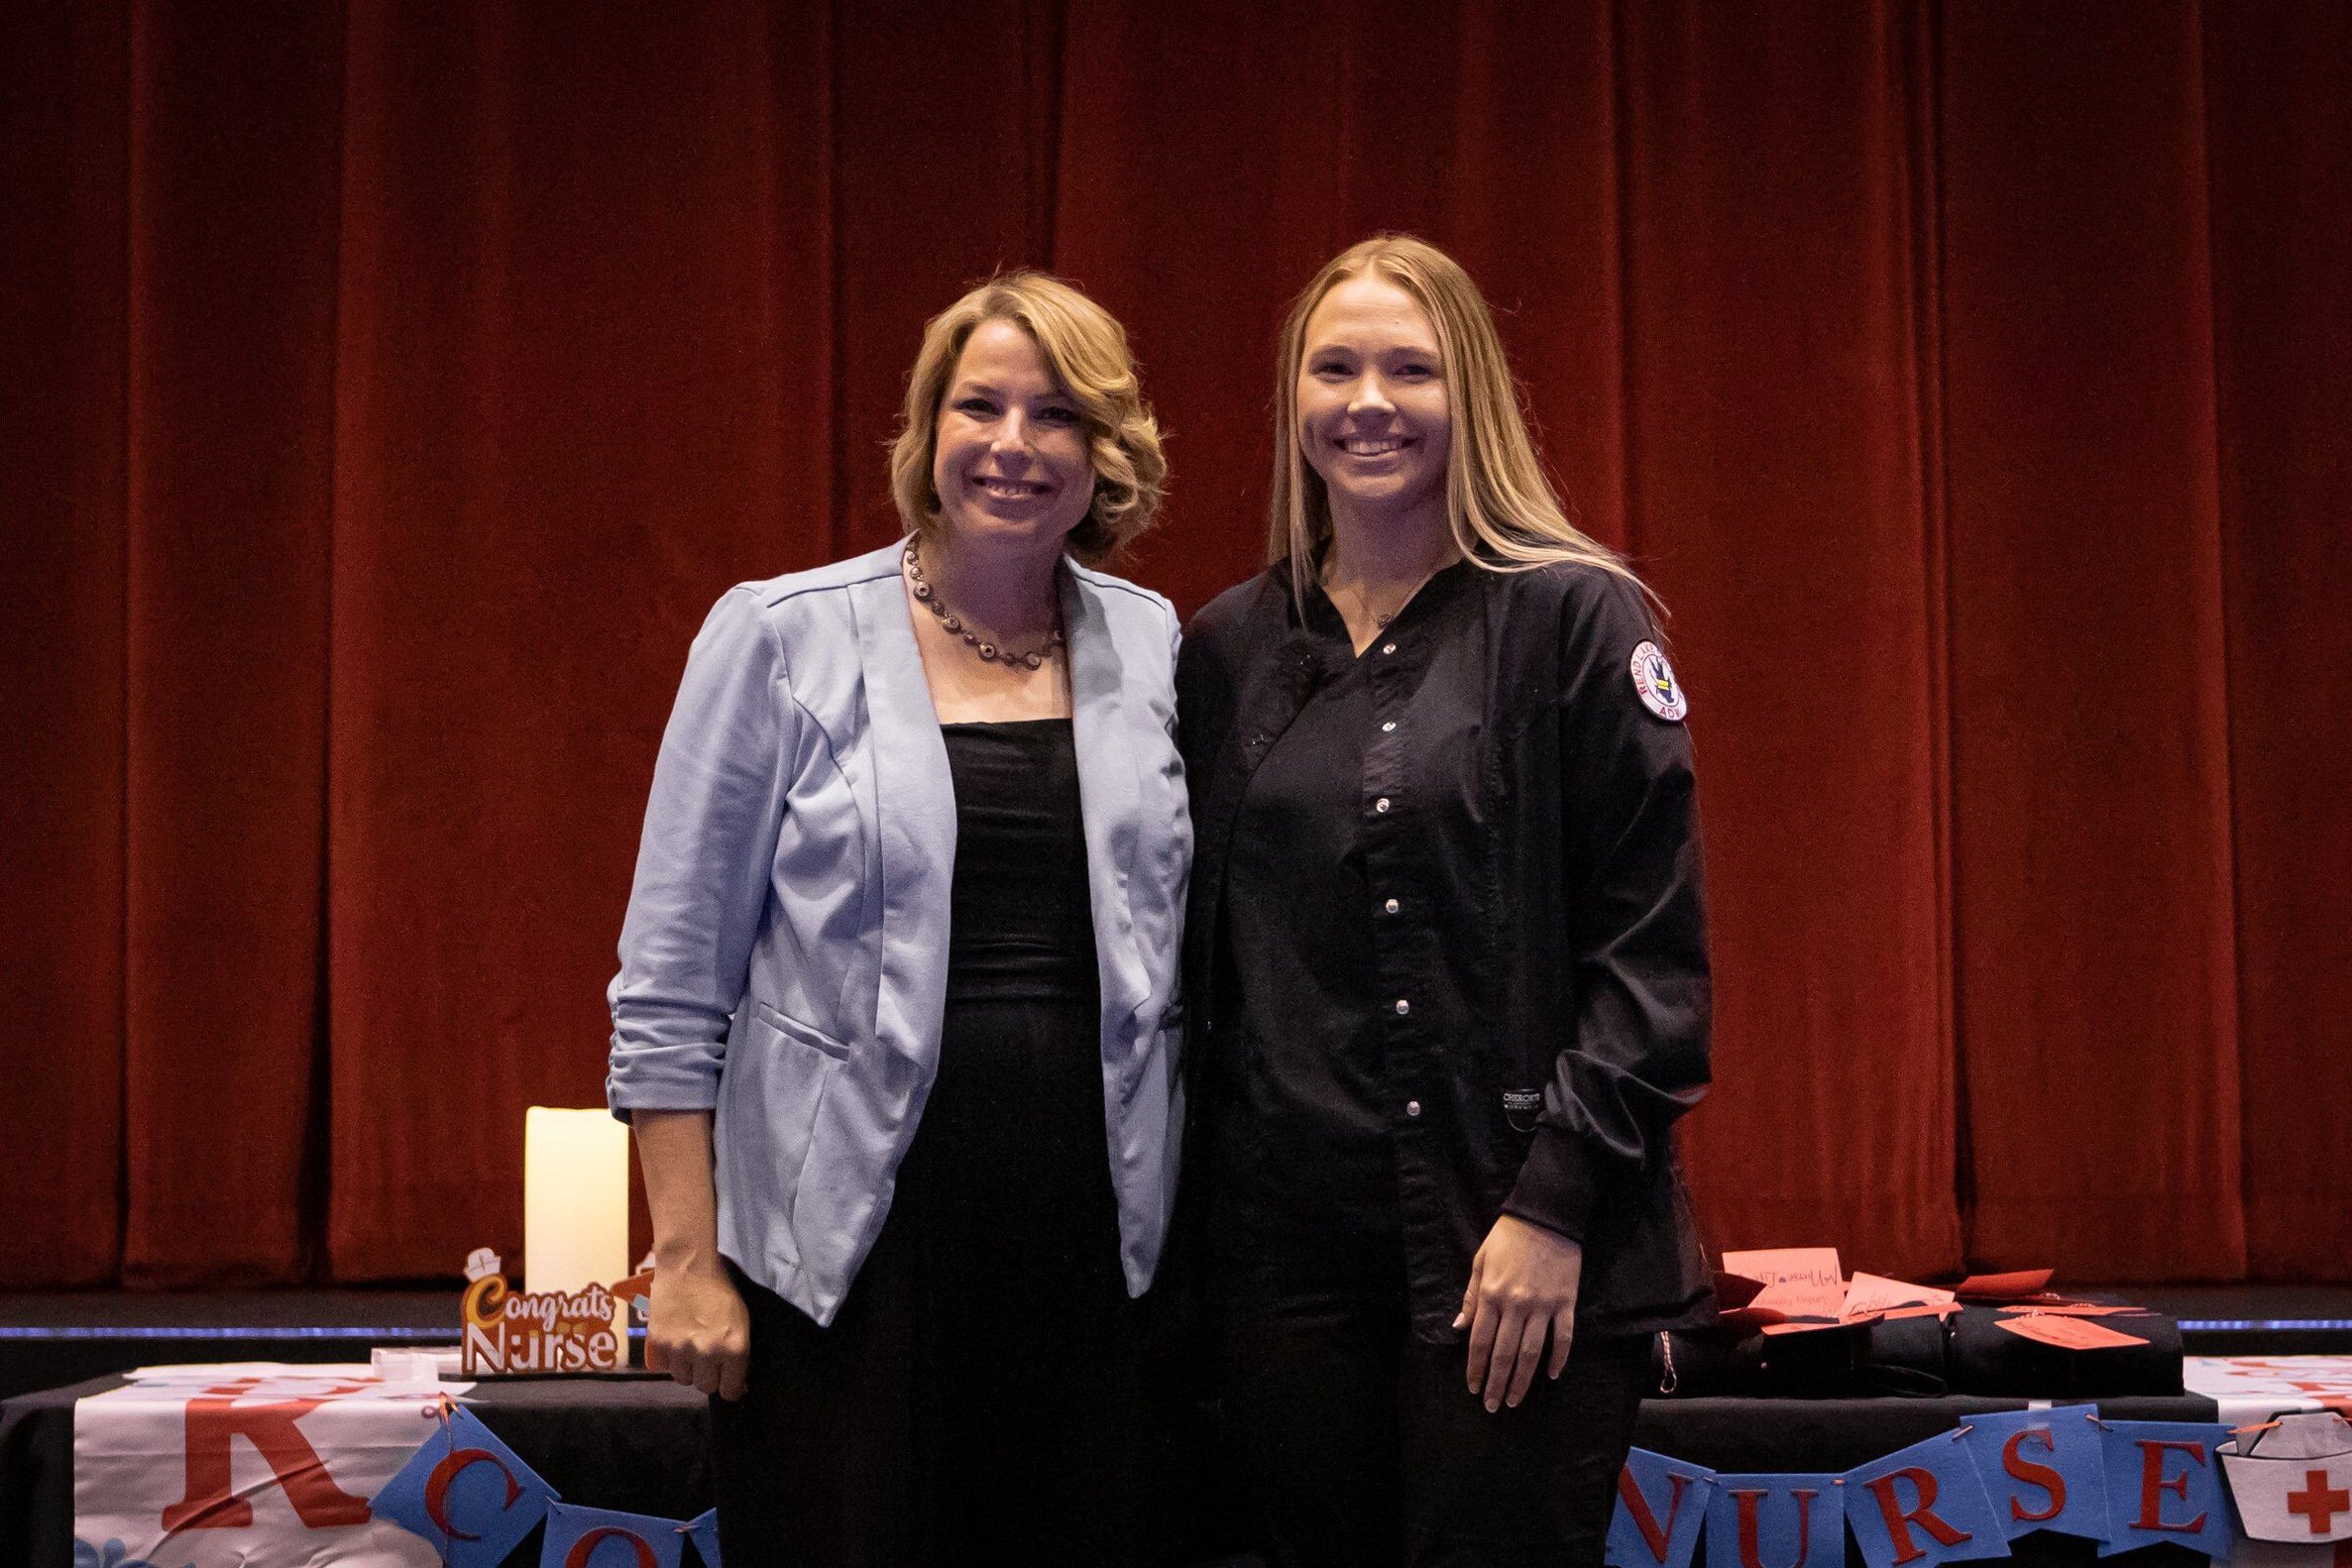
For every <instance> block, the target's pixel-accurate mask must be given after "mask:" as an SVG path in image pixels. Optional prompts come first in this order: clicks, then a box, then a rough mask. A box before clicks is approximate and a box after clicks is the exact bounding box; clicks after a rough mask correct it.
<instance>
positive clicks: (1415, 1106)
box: [1404, 1100, 1421, 1116]
mask: <svg viewBox="0 0 2352 1568" xmlns="http://www.w3.org/2000/svg"><path fill="white" fill-rule="evenodd" d="M1404 1114H1405V1115H1407V1116H1418V1115H1420V1114H1421V1102H1420V1101H1419V1100H1406V1101H1405V1102H1404Z"/></svg>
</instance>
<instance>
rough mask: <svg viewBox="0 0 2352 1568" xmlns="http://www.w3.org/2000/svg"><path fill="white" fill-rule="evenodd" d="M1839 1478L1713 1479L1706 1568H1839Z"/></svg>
mask: <svg viewBox="0 0 2352 1568" xmlns="http://www.w3.org/2000/svg"><path fill="white" fill-rule="evenodd" d="M1844 1481H1845V1478H1844V1477H1843V1476H1816V1475H1730V1474H1724V1475H1719V1476H1717V1477H1716V1478H1715V1493H1714V1495H1713V1496H1712V1497H1710V1498H1709V1499H1708V1500H1707V1568H1844V1565H1845V1562H1846V1503H1845V1498H1844V1496H1843V1493H1844V1491H1845V1486H1844Z"/></svg>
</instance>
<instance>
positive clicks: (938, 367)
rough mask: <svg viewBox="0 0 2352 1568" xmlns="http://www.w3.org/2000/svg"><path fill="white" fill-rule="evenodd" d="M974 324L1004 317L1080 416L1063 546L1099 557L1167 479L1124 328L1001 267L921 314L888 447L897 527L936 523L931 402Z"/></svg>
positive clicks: (1138, 519) (1051, 281)
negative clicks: (1075, 505) (1074, 504)
mask: <svg viewBox="0 0 2352 1568" xmlns="http://www.w3.org/2000/svg"><path fill="white" fill-rule="evenodd" d="M983 321H1010V322H1013V323H1014V324H1015V325H1017V326H1019V327H1020V328H1021V330H1022V331H1024V332H1027V333H1028V334H1029V336H1030V338H1031V340H1032V341H1034V342H1035V343H1036V344H1037V348H1038V353H1039V354H1040V355H1042V356H1043V357H1044V359H1045V362H1046V369H1047V370H1048V371H1049V372H1050V373H1051V374H1052V375H1053V377H1054V379H1055V380H1056V381H1057V382H1059V383H1061V385H1062V389H1063V390H1064V392H1067V393H1068V394H1069V398H1070V401H1072V402H1074V403H1076V404H1077V406H1078V412H1079V414H1080V416H1081V417H1082V418H1083V420H1084V422H1085V429H1086V448H1087V455H1088V457H1089V458H1090V460H1091V461H1092V463H1093V465H1094V501H1093V504H1091V505H1090V506H1088V507H1087V508H1086V516H1085V519H1084V520H1083V521H1081V522H1080V523H1079V524H1078V525H1077V526H1076V527H1075V528H1072V529H1071V530H1070V534H1069V540H1068V544H1067V549H1068V551H1069V553H1070V554H1071V555H1073V556H1076V557H1077V558H1078V559H1079V560H1080V561H1083V562H1085V563H1086V564H1087V565H1089V566H1093V565H1096V564H1098V563H1100V562H1103V561H1106V560H1108V559H1109V558H1110V557H1112V556H1113V555H1115V554H1117V553H1118V552H1119V550H1120V549H1122V548H1123V547H1125V545H1126V544H1127V543H1128V542H1129V541H1130V540H1132V539H1133V538H1135V536H1136V535H1137V534H1140V533H1142V532H1143V531H1144V530H1145V529H1146V528H1148V527H1150V526H1151V525H1152V519H1153V517H1154V516H1155V515H1157V513H1158V512H1159V510H1160V498H1161V496H1162V495H1163V494H1164V493H1165V492H1166V490H1167V485H1168V460H1167V458H1166V457H1164V456H1163V455H1162V454H1161V451H1160V424H1159V421H1158V420H1157V419H1155V418H1154V417H1153V416H1152V408H1151V405H1150V404H1149V403H1147V402H1145V401H1144V394H1143V383H1142V382H1141V381H1140V380H1139V379H1138V377H1137V375H1136V369H1135V356H1134V355H1133V354H1131V353H1130V352H1129V351H1128V348H1127V329H1126V328H1124V327H1122V326H1120V325H1119V323H1118V320H1117V319H1116V318H1115V317H1113V316H1112V315H1111V313H1110V312H1109V311H1107V310H1105V309H1103V308H1102V306H1100V305H1098V304H1096V303H1095V302H1094V301H1093V300H1091V299H1088V298H1087V297H1086V296H1085V295H1084V294H1082V293H1080V292H1078V290H1077V289H1075V288H1073V287H1071V286H1070V285H1069V284H1067V283H1065V282H1064V281H1062V280H1060V279H1058V278H1049V277H1047V276H1046V275H1045V274H1044V273H1034V272H1016V273H1001V274H999V275H997V276H996V277H994V278H991V279H989V280H988V281H986V282H984V283H982V284H980V285H979V286H978V287H977V288H974V289H972V290H971V292H969V293H967V294H965V295H964V296H963V297H962V298H961V299H958V300H956V301H955V302H954V303H953V304H952V305H950V306H949V307H948V308H947V309H945V310H943V311H941V312H940V313H939V314H938V315H936V316H934V317H932V318H931V322H930V324H929V325H928V326H926V327H925V328H924V329H923V347H922V349H921V350H920V351H918V352H917V354H916V355H915V368H914V370H913V371H911V372H910V373H909V374H908V376H907V400H906V407H905V409H904V410H903V412H902V414H901V423H900V425H899V430H898V435H897V436H896V438H895V439H893V440H892V442H891V443H890V495H891V499H892V500H894V501H895V502H897V503H898V514H899V516H900V517H901V518H903V519H905V521H906V525H907V526H908V527H909V528H912V529H914V530H915V531H916V532H917V533H919V534H921V535H923V537H924V538H926V539H937V538H938V537H939V532H940V529H941V527H942V526H943V523H942V519H941V515H940V495H939V491H938V490H937V489H936V488H935V487H934V486H933V485H932V482H931V467H932V461H933V459H934V457H935V456H936V455H937V453H938V448H939V417H940V403H941V401H942V399H944V398H945V397H946V396H947V394H948V384H949V383H950V382H952V380H954V377H955V363H956V361H957V360H958V359H960V358H961V357H962V355H963V345H964V343H965V342H966V341H967V340H969V338H970V337H971V335H972V331H973V329H974V328H976V327H977V326H979V325H980V323H981V322H983Z"/></svg>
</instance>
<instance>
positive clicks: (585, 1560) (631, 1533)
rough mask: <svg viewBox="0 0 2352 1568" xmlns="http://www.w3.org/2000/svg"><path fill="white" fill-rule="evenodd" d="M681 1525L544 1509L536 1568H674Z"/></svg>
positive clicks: (645, 1517) (682, 1540)
mask: <svg viewBox="0 0 2352 1568" xmlns="http://www.w3.org/2000/svg"><path fill="white" fill-rule="evenodd" d="M686 1528H687V1526H686V1524H685V1522H684V1521H683V1520H680V1519H662V1518H655V1517H654V1516H653V1515H651V1514H649V1513H616V1512H613V1511H612V1510H610V1509H576V1508H573V1507H572V1506H571V1505H570V1504H568V1503H556V1504H551V1505H549V1506H548V1510H547V1534H546V1537H545V1539H544V1540H543V1541H542V1542H541V1543H540V1546H539V1568H678V1559H679V1557H680V1556H681V1555H682V1554H683V1553H684V1551H685V1549H686Z"/></svg>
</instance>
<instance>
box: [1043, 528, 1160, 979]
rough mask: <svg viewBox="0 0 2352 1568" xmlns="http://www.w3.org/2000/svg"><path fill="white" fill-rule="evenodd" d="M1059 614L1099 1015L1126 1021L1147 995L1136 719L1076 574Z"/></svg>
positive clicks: (1096, 610) (1066, 579)
mask: <svg viewBox="0 0 2352 1568" xmlns="http://www.w3.org/2000/svg"><path fill="white" fill-rule="evenodd" d="M1062 618H1063V624H1064V627H1065V628H1066V631H1065V632H1064V635H1065V636H1066V637H1067V639H1068V655H1069V692H1070V736H1071V739H1072V741H1073V742H1074V743H1075V745H1076V748H1077V761H1078V804H1079V811H1080V814H1081V816H1082V817H1083V818H1084V828H1085V836H1086V880H1087V883H1088V886H1089V888H1090V890H1091V893H1092V904H1093V912H1094V951H1095V954H1096V958H1097V963H1098V967H1099V969H1100V972H1101V977H1102V1014H1103V1017H1104V1019H1105V1020H1120V1019H1125V1020H1129V1021H1130V1022H1132V1017H1133V1014H1134V1013H1135V1010H1136V1009H1137V1008H1140V1007H1142V1006H1143V1005H1144V1004H1145V1003H1146V1002H1147V1001H1149V1000H1150V999H1151V992H1152V982H1151V971H1150V969H1149V967H1148V966H1147V965H1146V964H1145V962H1144V954H1143V948H1142V945H1141V942H1140V941H1139V939H1138V938H1137V936H1136V934H1135V920H1134V918H1133V915H1132V913H1131V911H1130V908H1129V904H1128V894H1127V882H1128V878H1129V877H1130V876H1131V875H1132V874H1133V873H1134V869H1135V862H1134V857H1133V854H1132V850H1133V849H1134V847H1135V836H1136V833H1137V831H1138V827H1139V824H1138V821H1137V818H1138V813H1139V810H1140V802H1141V799H1142V789H1141V784H1140V782H1139V780H1138V779H1137V777H1136V771H1135V770H1136V766H1137V758H1138V755H1139V748H1138V747H1137V746H1136V745H1135V744H1134V736H1133V735H1132V734H1130V733H1128V732H1127V728H1128V727H1130V726H1132V724H1133V723H1134V720H1133V718H1132V716H1131V715H1130V714H1129V713H1128V705H1127V703H1126V701H1125V700H1124V697H1123V688H1124V685H1125V670H1124V668H1123V666H1122V664H1121V662H1120V659H1119V649H1118V645H1117V644H1116V643H1115V642H1113V641H1112V640H1111V629H1110V623H1109V620H1108V617H1107V616H1105V615H1104V613H1103V608H1102V604H1101V601H1100V599H1099V598H1098V596H1097V595H1096V594H1095V593H1094V592H1093V591H1092V590H1090V589H1089V588H1088V587H1087V586H1086V585H1085V584H1084V583H1082V582H1080V581H1079V580H1078V577H1077V574H1076V573H1074V572H1067V571H1065V572H1064V574H1063V582H1062Z"/></svg>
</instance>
